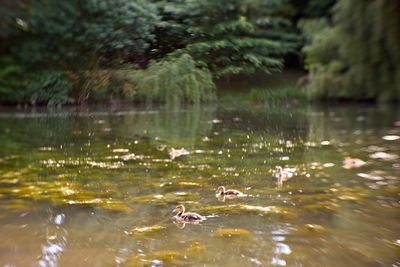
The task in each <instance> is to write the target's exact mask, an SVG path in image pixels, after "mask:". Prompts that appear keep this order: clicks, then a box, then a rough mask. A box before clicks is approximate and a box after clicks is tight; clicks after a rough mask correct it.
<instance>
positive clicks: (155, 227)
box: [129, 225, 166, 235]
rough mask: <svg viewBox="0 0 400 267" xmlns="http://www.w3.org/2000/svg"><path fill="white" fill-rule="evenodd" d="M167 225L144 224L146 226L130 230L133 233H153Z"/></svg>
mask: <svg viewBox="0 0 400 267" xmlns="http://www.w3.org/2000/svg"><path fill="white" fill-rule="evenodd" d="M165 228H166V227H165V226H162V225H151V226H144V227H136V228H133V229H131V230H130V231H129V234H131V235H152V234H155V233H157V232H159V231H161V230H163V229H165Z"/></svg>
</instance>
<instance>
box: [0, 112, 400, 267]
mask: <svg viewBox="0 0 400 267" xmlns="http://www.w3.org/2000/svg"><path fill="white" fill-rule="evenodd" d="M398 136H400V109H399V108H394V107H374V106H350V107H349V106H347V107H335V108H333V107H332V108H321V107H286V106H281V107H266V106H258V107H254V106H253V107H242V108H237V107H229V106H228V107H227V106H224V107H215V106H209V107H200V108H199V107H193V108H183V109H179V110H173V111H171V110H168V109H165V108H160V109H133V108H120V109H113V110H109V109H93V108H92V109H87V110H86V109H75V108H73V109H57V110H47V111H38V110H36V111H29V112H26V111H25V112H23V111H20V110H6V111H3V112H1V113H0V140H1V141H0V266H400V256H399V255H400V254H399V253H400V227H399V225H400V224H399V223H400V220H399V219H400V213H399V206H400V202H399V201H400V190H399V183H400V160H399V155H400V140H399V139H397V137H398ZM182 147H183V148H185V149H186V150H188V151H189V153H190V154H189V155H186V156H182V157H178V158H175V159H173V160H172V159H171V158H170V157H169V155H168V150H169V149H170V148H182ZM347 156H350V157H352V158H359V159H361V160H363V161H365V162H366V164H364V165H362V166H360V167H357V168H356V167H354V168H351V167H353V166H343V160H344V159H345V157H347ZM276 166H282V167H284V168H286V169H287V170H288V171H289V172H291V173H292V174H293V177H292V178H291V179H290V180H288V181H287V182H285V183H283V185H281V186H280V185H278V184H277V183H276V178H275V177H274V169H275V167H276ZM344 167H350V168H344ZM220 185H224V186H226V187H228V188H234V189H238V190H241V191H243V192H244V193H245V194H247V195H248V196H247V197H242V198H237V199H225V200H223V199H217V198H216V197H215V190H216V188H217V187H218V186H220ZM177 204H184V205H185V206H186V208H187V209H188V210H190V211H194V212H198V213H201V214H202V215H204V216H206V217H207V221H205V222H204V223H201V224H199V225H192V224H186V225H182V224H176V223H174V219H173V214H172V213H171V212H172V210H173V208H174V207H175V206H176V205H177Z"/></svg>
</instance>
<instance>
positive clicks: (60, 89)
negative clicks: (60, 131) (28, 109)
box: [17, 71, 72, 106]
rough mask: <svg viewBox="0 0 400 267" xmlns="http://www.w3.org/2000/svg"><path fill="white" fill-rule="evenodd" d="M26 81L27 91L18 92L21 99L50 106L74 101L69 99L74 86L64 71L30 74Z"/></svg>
mask: <svg viewBox="0 0 400 267" xmlns="http://www.w3.org/2000/svg"><path fill="white" fill-rule="evenodd" d="M26 80H27V84H26V86H25V87H24V89H25V90H23V91H17V93H18V94H20V97H19V98H20V99H23V100H26V101H27V102H28V101H29V102H30V103H31V104H36V103H47V105H49V106H53V105H61V104H66V103H68V102H71V101H72V100H71V99H70V97H69V93H70V91H71V89H72V85H71V83H70V82H69V80H68V79H67V77H66V75H65V73H64V72H62V71H39V72H35V73H31V74H29V75H28V77H27V79H26Z"/></svg>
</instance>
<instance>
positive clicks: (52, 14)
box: [16, 0, 159, 68]
mask: <svg viewBox="0 0 400 267" xmlns="http://www.w3.org/2000/svg"><path fill="white" fill-rule="evenodd" d="M139 18H140V19H139ZM24 21H26V23H27V27H28V30H27V34H26V36H25V40H24V41H23V42H20V43H21V45H20V46H19V47H16V50H18V53H16V54H18V55H19V58H20V60H21V61H25V62H26V63H30V64H35V63H37V64H39V65H40V66H49V67H54V66H60V65H61V66H63V67H67V68H82V67H83V68H87V67H90V65H93V64H94V65H96V64H106V65H112V64H115V63H121V61H122V62H129V63H142V62H141V60H143V59H142V55H143V54H144V52H145V50H146V49H147V48H148V47H149V43H150V42H151V41H152V40H153V38H154V36H153V31H154V28H155V25H156V24H157V23H158V22H159V18H158V16H157V10H156V9H155V6H154V5H152V4H149V3H148V2H147V1H145V0H88V1H79V0H70V1H61V0H56V1H55V0H53V1H48V0H40V1H35V2H34V3H33V5H32V6H31V7H30V9H29V10H28V12H27V15H26V18H25V19H24ZM82 55H85V56H84V57H82Z"/></svg>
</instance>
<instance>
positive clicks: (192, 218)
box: [172, 204, 207, 223]
mask: <svg viewBox="0 0 400 267" xmlns="http://www.w3.org/2000/svg"><path fill="white" fill-rule="evenodd" d="M172 212H174V213H176V216H175V218H176V219H177V220H178V221H180V222H190V223H199V222H202V221H205V220H206V219H207V218H206V217H204V216H201V215H200V214H198V213H195V212H185V206H183V205H182V204H179V205H178V206H176V207H175V209H174V210H173V211H172Z"/></svg>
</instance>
